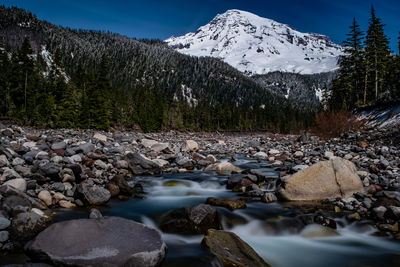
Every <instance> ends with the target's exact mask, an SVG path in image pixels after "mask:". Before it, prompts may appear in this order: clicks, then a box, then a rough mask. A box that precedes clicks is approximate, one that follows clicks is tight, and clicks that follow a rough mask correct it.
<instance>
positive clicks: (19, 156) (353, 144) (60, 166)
mask: <svg viewBox="0 0 400 267" xmlns="http://www.w3.org/2000/svg"><path fill="white" fill-rule="evenodd" d="M0 138H1V139H0V140H1V143H0V194H1V195H0V199H1V210H0V247H1V252H2V253H3V254H7V253H13V252H19V251H22V250H23V248H24V246H25V245H26V243H27V242H29V241H31V240H32V239H34V238H35V236H37V235H38V234H39V233H41V232H42V231H43V230H45V229H46V228H47V229H49V231H50V230H51V229H50V228H48V227H49V226H50V225H52V222H53V221H54V220H57V219H56V218H57V216H56V217H53V214H52V212H53V211H54V210H60V209H62V210H68V209H69V210H75V209H78V208H80V207H83V208H84V207H94V206H96V207H102V206H104V205H106V204H107V203H109V201H110V199H111V201H112V199H120V200H125V199H132V198H138V199H143V198H151V197H152V194H149V192H148V190H147V187H146V179H149V178H146V177H154V176H155V175H160V174H167V175H174V174H177V175H179V174H182V175H185V173H188V174H190V173H194V174H196V175H197V174H198V173H199V171H204V172H207V173H210V172H211V173H215V175H222V176H221V177H225V178H224V180H223V181H224V182H223V187H224V188H226V189H228V190H230V191H233V192H236V194H234V195H229V197H221V196H220V197H218V195H216V196H210V197H208V198H207V199H206V201H204V204H201V205H200V206H198V205H195V206H193V205H192V206H191V205H187V206H186V205H183V204H182V205H181V206H180V207H179V208H178V207H177V209H174V210H171V211H170V212H168V213H167V214H164V215H163V216H162V218H161V219H160V220H159V221H158V222H157V224H156V225H155V227H159V228H160V230H162V231H163V232H166V233H177V234H184V235H185V234H196V235H198V234H200V235H206V237H207V236H209V237H208V238H205V239H204V240H203V244H205V246H206V247H208V250H209V252H210V253H211V255H214V256H215V257H216V259H217V260H219V261H220V262H232V261H233V262H237V261H238V260H239V262H240V257H241V256H240V255H235V257H236V258H235V257H234V259H231V258H229V257H228V259H227V256H226V255H222V254H221V253H220V252H218V248H219V246H220V244H219V243H218V242H229V243H232V242H230V241H226V240H236V241H235V242H236V243H240V242H239V241H237V239H238V238H239V237H237V236H235V235H234V234H229V232H226V233H224V232H221V233H219V232H218V231H214V232H209V229H217V230H218V229H224V230H225V229H226V227H225V226H224V223H223V220H221V216H220V214H219V213H220V212H218V210H219V207H222V209H227V210H230V211H235V210H239V209H245V210H246V209H247V208H246V206H249V205H250V206H251V205H254V204H252V203H263V204H264V205H269V204H268V203H274V202H276V201H279V203H284V205H286V206H287V207H289V208H291V209H294V210H295V211H296V214H297V215H296V216H297V217H296V218H297V219H298V218H300V224H302V225H303V226H302V227H304V226H306V225H314V224H318V225H321V227H325V228H329V229H332V230H334V229H337V228H338V227H340V225H338V224H340V220H342V221H343V220H344V221H346V223H351V222H362V223H365V224H368V225H371V226H372V227H374V229H375V230H374V231H372V234H373V235H378V236H383V237H385V238H388V239H392V240H398V239H400V234H399V220H400V192H399V191H400V158H399V157H400V141H399V140H400V135H399V130H398V129H396V128H387V129H371V130H369V131H365V132H355V133H347V134H344V135H342V136H341V137H339V138H335V139H332V140H327V141H324V140H320V139H319V138H317V137H312V136H309V135H307V134H305V135H303V136H291V135H274V134H268V133H254V134H235V133H230V134H220V133H177V132H167V133H158V134H143V133H133V132H113V133H104V132H97V131H90V130H86V131H81V130H62V129H61V130H40V129H32V128H26V127H18V126H13V125H0ZM237 155H241V157H242V158H248V159H252V161H251V162H252V163H248V164H244V165H240V164H239V163H238V161H240V157H239V158H238V157H237ZM265 170H267V171H265ZM271 170H273V172H271ZM161 177H162V176H161ZM165 183H166V184H163V185H164V186H166V187H174V186H179V185H180V184H179V183H183V184H184V183H185V181H181V180H179V181H174V180H166V181H165ZM232 196H234V197H232ZM188 204H189V203H188ZM215 207H218V209H215ZM252 207H253V206H252ZM100 209H101V208H100ZM88 210H89V209H88ZM260 212H264V211H263V210H262V209H260ZM96 214H97V213H96V210H94V211H93V212H92V213H91V215H90V216H91V217H93V218H99V217H101V215H98V214H97V215H96ZM310 214H311V215H310ZM88 216H89V214H88ZM297 222H298V220H297V221H296V223H297ZM285 223H286V224H287V228H290V227H293V221H292V222H290V223H289V222H288V221H287V220H286V221H285V220H283V221H280V223H279V224H277V225H275V226H274V227H275V228H276V227H278V228H279V227H283V226H284V225H285ZM57 224H58V223H56V224H53V225H57ZM135 227H136V226H135ZM88 228H90V226H88ZM146 229H147V228H146ZM46 231H47V230H46ZM57 232H59V231H57ZM42 233H45V232H42ZM306 233H307V232H306ZM308 234H309V235H313V234H315V233H314V232H313V231H311V230H309V232H308ZM47 235H49V234H47ZM118 235H121V233H118ZM156 235H157V234H156ZM42 236H43V234H42ZM49 236H50V235H49ZM218 237H221V238H220V239H218ZM40 238H42V237H40V235H39V236H38V237H37V238H36V239H35V240H34V242H36V243H33V244H36V245H37V243H38V242H39V240H38V239H40ZM55 238H56V237H55ZM138 238H140V237H138ZM214 239H217V240H219V241H218V242H216V241H215V240H214ZM239 239H240V238H239ZM224 240H225V241H224ZM104 242H107V240H106V241H104ZM157 242H158V243H157V244H158V245H157V249H154V251H157V253H155V254H154V255H157V257H156V258H155V259H154V261H153V262H154V265H157V264H159V263H160V262H161V261H162V259H161V258H162V257H163V255H164V252H163V250H164V249H163V247H164V245H163V243H162V241H157ZM160 242H161V243H160ZM397 242H398V241H397ZM210 244H214V246H213V247H210V246H211V245H210ZM32 247H34V246H33V245H32V244H31V245H30V246H26V247H25V249H26V251H28V252H29V253H28V254H30V255H31V257H32V258H33V259H36V260H38V259H39V260H40V259H43V258H40V257H35V255H36V256H37V255H39V254H40V255H42V254H43V253H42V252H40V253H39V252H37V251H36V250H35V249H32ZM240 247H241V248H246V249H248V250H249V251H250V250H251V248H248V245H247V244H246V243H244V244H242V245H240ZM59 249H60V250H61V251H62V248H59ZM124 249H125V248H124ZM132 249H134V248H132ZM236 249H238V248H232V250H233V251H234V250H236ZM107 251H108V252H107V253H114V252H113V251H115V250H111V252H110V250H107ZM216 251H217V252H216ZM238 251H240V249H238ZM97 252H98V251H97ZM77 253H78V252H77ZM139 253H142V252H139ZM249 253H250V252H249ZM253 253H255V252H254V251H253V250H251V254H252V255H253ZM399 253H400V252H399ZM100 254H101V253H100ZM167 254H168V253H167ZM90 255H92V256H93V255H94V254H90ZM96 255H97V254H96ZM140 255H142V254H140ZM160 255H161V256H160ZM68 257H70V258H71V257H74V256H73V255H69V256H68ZM93 257H94V256H93ZM89 258H90V257H89ZM0 259H1V257H0ZM128 260H132V259H127V261H128ZM135 260H137V258H135ZM251 260H253V261H257V262H258V264H260V265H264V264H268V263H265V262H264V261H263V260H262V259H260V257H259V256H258V255H257V254H256V253H255V254H254V256H252V259H251ZM53 263H55V264H57V261H53ZM58 263H59V262H58ZM119 263H121V262H120V261H119V262H118V264H119Z"/></svg>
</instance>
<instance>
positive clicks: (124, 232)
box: [25, 217, 166, 266]
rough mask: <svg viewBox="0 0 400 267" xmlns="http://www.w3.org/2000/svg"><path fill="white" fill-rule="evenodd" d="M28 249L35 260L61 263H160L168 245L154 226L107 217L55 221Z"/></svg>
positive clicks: (77, 264) (155, 264)
mask: <svg viewBox="0 0 400 267" xmlns="http://www.w3.org/2000/svg"><path fill="white" fill-rule="evenodd" d="M60 240H62V242H60ZM25 250H26V253H27V254H28V255H29V256H30V257H31V258H32V259H34V260H35V261H50V262H51V263H53V264H54V265H61V266H159V265H160V264H161V262H162V261H163V259H164V257H165V253H166V245H165V243H164V242H163V240H162V237H161V233H160V232H159V231H157V230H155V229H153V228H150V227H148V226H146V225H143V224H140V223H137V222H134V221H131V220H127V219H123V218H119V217H105V218H100V219H80V220H71V221H64V222H59V223H55V224H53V225H51V226H50V227H49V228H47V229H46V230H44V231H43V232H41V233H40V234H39V235H38V236H37V237H36V238H35V239H34V240H33V241H32V242H30V243H29V244H27V246H26V248H25Z"/></svg>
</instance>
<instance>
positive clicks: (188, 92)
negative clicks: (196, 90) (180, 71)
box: [174, 84, 198, 107]
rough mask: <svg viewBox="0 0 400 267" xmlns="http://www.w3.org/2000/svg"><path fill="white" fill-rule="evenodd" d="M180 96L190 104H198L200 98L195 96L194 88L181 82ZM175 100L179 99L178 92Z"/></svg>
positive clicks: (192, 105) (193, 105)
mask: <svg viewBox="0 0 400 267" xmlns="http://www.w3.org/2000/svg"><path fill="white" fill-rule="evenodd" d="M180 96H181V97H182V98H183V99H184V100H185V101H186V102H187V103H188V104H189V106H191V107H195V106H197V103H198V100H197V99H196V98H194V96H193V89H192V88H190V87H188V86H187V85H185V84H181V91H180ZM174 100H175V101H179V96H178V94H177V93H175V94H174Z"/></svg>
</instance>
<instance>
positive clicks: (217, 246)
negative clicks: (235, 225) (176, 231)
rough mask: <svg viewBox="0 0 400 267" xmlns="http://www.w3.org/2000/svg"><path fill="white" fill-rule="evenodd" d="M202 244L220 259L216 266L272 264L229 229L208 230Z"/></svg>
mask: <svg viewBox="0 0 400 267" xmlns="http://www.w3.org/2000/svg"><path fill="white" fill-rule="evenodd" d="M202 245H203V246H204V247H206V248H207V249H208V250H209V251H210V252H211V253H212V254H214V255H215V257H216V258H217V259H218V261H219V264H218V265H216V266H236V267H247V266H270V265H269V264H268V263H266V262H265V261H264V260H263V258H261V257H260V256H259V255H258V254H257V252H255V251H254V250H253V249H252V248H251V247H250V246H249V245H248V244H247V243H246V242H244V241H243V240H242V239H240V237H238V236H237V235H236V234H234V233H231V232H227V231H217V230H214V229H211V230H208V232H207V234H206V235H205V236H204V238H203V241H202Z"/></svg>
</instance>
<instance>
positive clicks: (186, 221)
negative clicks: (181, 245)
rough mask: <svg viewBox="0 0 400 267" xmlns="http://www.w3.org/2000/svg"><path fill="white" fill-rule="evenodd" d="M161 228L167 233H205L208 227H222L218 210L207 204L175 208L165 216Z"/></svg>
mask: <svg viewBox="0 0 400 267" xmlns="http://www.w3.org/2000/svg"><path fill="white" fill-rule="evenodd" d="M160 228H161V229H162V230H163V231H164V232H167V233H178V234H205V233H206V232H207V230H208V229H211V228H212V229H221V222H220V216H219V214H218V212H217V210H216V209H215V208H214V207H212V206H210V205H205V204H200V205H197V206H192V207H185V208H181V209H176V210H173V211H171V212H169V213H167V214H166V215H164V216H163V218H162V220H161V223H160Z"/></svg>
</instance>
